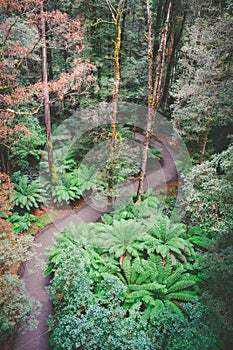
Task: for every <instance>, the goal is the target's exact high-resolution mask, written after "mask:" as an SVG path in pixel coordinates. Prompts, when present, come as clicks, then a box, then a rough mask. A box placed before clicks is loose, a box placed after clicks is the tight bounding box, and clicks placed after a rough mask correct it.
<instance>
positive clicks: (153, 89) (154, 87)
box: [136, 0, 171, 203]
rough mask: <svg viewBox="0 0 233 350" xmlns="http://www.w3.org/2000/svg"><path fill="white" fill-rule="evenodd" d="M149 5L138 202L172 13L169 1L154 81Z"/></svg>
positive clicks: (141, 189)
mask: <svg viewBox="0 0 233 350" xmlns="http://www.w3.org/2000/svg"><path fill="white" fill-rule="evenodd" d="M146 5H147V16H148V39H147V41H148V76H149V80H148V116H147V127H146V135H145V140H144V149H143V155H142V165H141V173H140V178H139V184H138V191H137V199H136V203H140V202H141V197H142V192H143V184H144V180H145V174H146V165H147V153H148V148H149V144H150V136H151V130H152V124H153V121H154V118H155V115H156V112H157V108H158V103H159V99H160V96H161V91H162V81H163V72H164V65H165V58H166V47H167V35H168V29H169V21H170V13H171V2H170V3H169V7H168V12H167V18H166V22H165V25H164V27H163V29H162V34H161V38H160V45H159V50H158V55H157V60H156V65H155V79H154V80H155V81H154V83H153V49H152V15H151V8H150V1H149V0H146Z"/></svg>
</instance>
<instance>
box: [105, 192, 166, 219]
mask: <svg viewBox="0 0 233 350" xmlns="http://www.w3.org/2000/svg"><path fill="white" fill-rule="evenodd" d="M150 193H151V192H150ZM158 206H159V200H158V199H157V198H156V197H153V196H148V197H146V198H144V199H143V200H142V201H141V202H140V203H139V204H137V205H135V203H134V201H133V198H132V199H131V201H130V202H129V204H128V205H127V206H126V207H125V208H124V209H120V210H115V211H114V212H113V213H110V214H104V215H103V216H102V219H103V221H104V222H105V223H106V224H112V223H113V220H118V221H120V220H130V219H134V220H136V219H149V218H151V217H154V216H155V215H157V213H158Z"/></svg>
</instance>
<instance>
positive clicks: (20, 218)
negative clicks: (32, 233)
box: [8, 212, 36, 233]
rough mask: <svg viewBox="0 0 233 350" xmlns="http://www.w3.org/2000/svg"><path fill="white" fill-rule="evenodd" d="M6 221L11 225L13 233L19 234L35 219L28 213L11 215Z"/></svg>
mask: <svg viewBox="0 0 233 350" xmlns="http://www.w3.org/2000/svg"><path fill="white" fill-rule="evenodd" d="M8 221H9V222H11V223H12V224H13V226H12V228H13V232H14V233H21V232H24V231H26V230H28V229H29V227H30V226H31V225H32V223H33V222H35V221H36V217H35V216H34V215H31V214H29V213H25V214H24V215H20V214H19V213H17V212H15V213H13V214H12V215H11V216H10V217H9V218H8Z"/></svg>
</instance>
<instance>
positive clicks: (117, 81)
mask: <svg viewBox="0 0 233 350" xmlns="http://www.w3.org/2000/svg"><path fill="white" fill-rule="evenodd" d="M123 3H124V0H120V1H119V4H118V9H117V15H116V18H115V23H116V41H115V51H114V65H115V84H114V94H113V116H112V134H111V135H112V136H111V138H112V142H111V147H112V149H113V147H114V140H115V135H116V120H117V107H118V100H119V86H120V62H119V53H120V49H121V15H122V8H123Z"/></svg>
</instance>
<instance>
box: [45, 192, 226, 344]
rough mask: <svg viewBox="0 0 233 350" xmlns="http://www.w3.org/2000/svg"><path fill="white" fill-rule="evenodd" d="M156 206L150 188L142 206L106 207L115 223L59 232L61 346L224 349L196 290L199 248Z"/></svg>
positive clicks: (54, 293) (55, 325) (55, 333)
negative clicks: (114, 210)
mask: <svg viewBox="0 0 233 350" xmlns="http://www.w3.org/2000/svg"><path fill="white" fill-rule="evenodd" d="M158 210H159V209H158V200H157V199H156V198H154V197H151V196H149V197H148V198H146V199H144V201H143V202H141V204H140V205H138V207H136V210H135V206H134V205H133V204H129V206H128V207H127V208H126V209H124V210H123V211H119V212H113V213H112V214H108V215H106V214H105V215H104V220H105V221H108V222H109V223H110V222H111V223H110V224H104V223H98V224H88V225H85V224H80V225H79V226H78V227H71V228H70V229H68V228H67V229H65V230H64V232H63V233H61V234H59V236H58V238H57V240H56V245H55V248H53V249H52V250H50V251H49V252H48V254H49V256H50V258H49V261H50V265H49V267H48V269H47V273H50V272H51V271H54V272H55V275H54V278H53V281H52V284H51V287H50V292H51V297H52V300H53V303H54V307H55V314H54V315H53V316H51V319H50V326H51V327H52V343H53V344H54V347H55V348H57V349H63V348H64V349H72V348H80V349H88V348H89V349H90V348H92V349H101V348H102V347H103V346H104V344H105V346H106V347H108V348H113V349H115V348H116V349H117V348H119V347H121V348H122V349H130V348H133V349H137V348H138V346H139V344H140V346H142V348H143V349H160V348H161V346H162V348H163V349H179V347H180V346H181V343H182V342H183V343H182V348H184V349H190V350H191V349H193V348H194V349H195V348H197V347H198V346H202V348H204V349H220V347H221V342H219V341H220V340H218V337H217V333H214V332H216V330H215V329H214V328H213V327H215V326H216V325H214V324H213V325H210V324H211V320H210V318H208V312H207V309H206V308H205V307H204V306H203V305H202V304H201V302H200V298H199V297H198V290H197V282H198V280H199V278H198V277H197V275H196V274H197V271H198V270H196V269H195V268H194V265H195V262H196V261H197V259H198V251H199V248H198V246H195V245H193V244H192V243H191V242H190V240H189V239H184V238H185V236H187V234H186V232H185V229H184V227H183V225H182V224H172V223H171V221H170V219H169V218H168V217H167V216H165V215H164V214H161V213H160V214H158V213H159V212H158ZM132 217H133V218H134V220H132ZM156 217H158V219H156ZM111 218H112V220H111ZM152 218H153V220H152ZM157 228H159V230H157ZM196 229H197V228H196ZM190 231H191V230H190ZM193 231H194V232H195V229H194V230H193ZM194 232H193V233H194ZM193 233H192V232H191V233H190V234H188V237H189V236H192V235H193ZM162 237H163V239H162ZM180 237H183V238H180ZM183 254H186V256H187V257H185V256H184V255H183ZM175 256H176V258H175ZM84 291H85V293H84ZM197 310H199V311H197ZM174 320H176V322H175V324H174ZM198 323H199V326H200V323H202V326H201V327H200V328H199V326H198ZM178 328H179V332H178V334H180V336H179V335H178V334H177V329H178ZM67 329H70V331H69V332H67ZM179 337H180V338H179Z"/></svg>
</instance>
